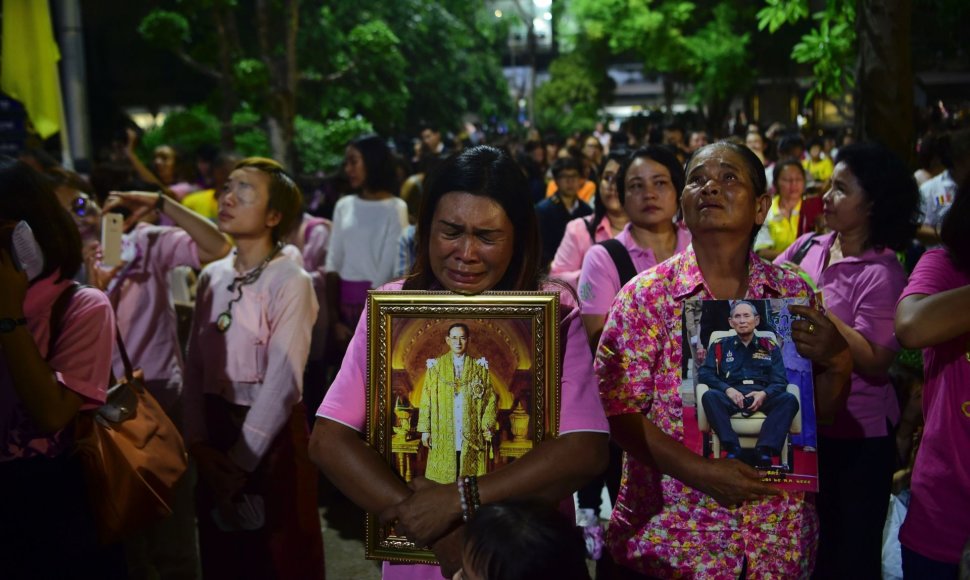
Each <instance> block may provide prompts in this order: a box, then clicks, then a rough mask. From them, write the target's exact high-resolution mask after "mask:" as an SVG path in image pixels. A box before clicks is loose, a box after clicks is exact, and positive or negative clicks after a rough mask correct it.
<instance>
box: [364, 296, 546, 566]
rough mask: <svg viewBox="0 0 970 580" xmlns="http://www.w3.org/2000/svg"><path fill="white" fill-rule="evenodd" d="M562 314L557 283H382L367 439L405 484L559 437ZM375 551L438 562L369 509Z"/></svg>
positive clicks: (372, 334)
mask: <svg viewBox="0 0 970 580" xmlns="http://www.w3.org/2000/svg"><path fill="white" fill-rule="evenodd" d="M559 316H560V315H559V295H558V293H555V292H486V293H483V294H480V295H476V296H462V295H459V294H454V293H451V292H423V291H410V292H380V291H372V292H371V293H370V296H369V298H368V320H367V333H368V340H367V347H368V352H367V360H368V367H367V368H368V371H367V374H368V377H367V426H366V434H367V442H368V443H369V444H370V445H371V446H372V447H373V448H374V449H375V450H376V451H377V452H378V453H379V454H380V455H381V456H382V457H383V458H384V459H385V460H386V461H387V462H388V464H389V465H390V466H391V468H392V469H393V470H394V471H395V472H396V473H397V474H398V476H400V477H401V479H402V480H404V481H405V482H411V481H413V480H414V479H415V478H418V477H423V478H426V479H428V480H430V481H434V482H437V483H442V484H450V483H454V482H456V481H457V479H458V478H459V477H463V476H466V475H475V476H482V475H485V474H487V473H490V472H492V471H494V470H497V469H501V468H502V467H504V466H506V465H508V464H510V463H512V462H514V461H516V460H517V459H518V458H520V457H522V456H523V455H525V454H526V453H528V452H529V451H530V450H531V449H533V448H534V447H535V446H537V445H538V444H539V443H541V442H542V441H544V440H545V439H547V438H550V437H554V436H556V435H557V434H558V430H559V426H558V418H559V405H560V372H561V371H560V369H561V360H560V355H559V344H560V337H559V324H558V323H559ZM455 493H456V494H457V493H458V491H457V487H456V491H455ZM365 554H366V556H367V557H368V558H371V559H379V560H388V561H392V562H420V563H436V561H435V558H434V554H433V553H432V552H431V550H429V549H427V548H426V547H423V546H416V545H414V544H413V543H411V542H409V541H408V540H407V539H406V538H405V537H403V536H401V535H398V534H396V533H395V530H394V528H393V526H392V525H383V524H381V523H380V522H379V521H378V519H377V517H376V516H374V515H370V514H368V516H367V524H366V542H365Z"/></svg>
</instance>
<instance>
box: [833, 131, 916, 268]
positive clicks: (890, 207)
mask: <svg viewBox="0 0 970 580" xmlns="http://www.w3.org/2000/svg"><path fill="white" fill-rule="evenodd" d="M835 163H836V165H838V164H839V163H844V164H845V165H846V167H848V168H849V171H851V172H852V175H854V176H855V178H856V179H857V180H858V181H859V185H860V186H861V187H862V190H863V191H864V192H865V195H866V199H868V200H869V202H870V203H871V204H872V209H871V211H870V212H869V240H868V243H869V245H870V246H872V247H874V248H876V249H881V248H890V249H892V250H895V251H897V252H898V251H901V250H903V249H905V248H906V247H907V246H908V245H909V242H910V240H912V239H913V237H914V236H915V235H916V230H917V229H918V228H919V225H920V223H922V221H923V212H922V211H921V210H920V194H919V186H917V185H916V179H915V178H914V177H913V174H912V172H910V170H909V168H908V167H907V166H906V164H905V163H903V161H902V160H901V159H900V158H899V157H898V156H897V155H896V154H895V153H893V152H892V151H890V150H889V149H887V148H886V147H884V146H883V145H880V144H878V143H871V142H866V143H853V144H851V145H846V146H845V147H842V148H841V149H839V154H838V155H837V156H836V158H835Z"/></svg>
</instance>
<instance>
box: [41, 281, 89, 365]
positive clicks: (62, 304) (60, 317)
mask: <svg viewBox="0 0 970 580" xmlns="http://www.w3.org/2000/svg"><path fill="white" fill-rule="evenodd" d="M80 289H81V285H80V284H78V283H77V282H71V284H70V285H69V286H68V287H67V288H65V289H64V290H62V291H61V295H60V296H58V297H57V300H55V301H54V305H53V306H52V307H51V318H50V338H49V339H48V341H47V358H50V356H51V353H52V352H54V345H55V344H57V339H58V338H60V337H61V331H62V330H63V329H64V315H66V314H67V309H68V307H69V306H70V305H71V299H72V298H74V295H75V294H77V291H78V290H80Z"/></svg>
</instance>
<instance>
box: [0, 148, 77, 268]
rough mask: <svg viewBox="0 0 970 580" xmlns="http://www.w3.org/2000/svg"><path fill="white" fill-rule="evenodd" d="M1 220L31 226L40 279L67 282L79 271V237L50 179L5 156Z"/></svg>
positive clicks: (0, 158)
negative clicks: (54, 277)
mask: <svg viewBox="0 0 970 580" xmlns="http://www.w3.org/2000/svg"><path fill="white" fill-rule="evenodd" d="M0 219H5V220H10V221H17V222H19V221H25V222H27V225H29V226H30V229H31V230H32V231H33V234H34V238H35V239H36V240H37V244H38V245H39V246H40V250H41V252H43V254H44V269H43V270H41V273H40V277H41V278H46V277H48V276H50V275H52V274H53V273H54V272H59V276H58V279H57V280H58V281H60V280H68V279H70V278H73V277H74V276H75V275H76V274H77V272H78V270H79V269H80V268H81V262H82V258H81V234H80V233H79V232H78V229H77V225H76V224H75V223H74V220H73V219H72V218H71V215H70V214H69V213H68V212H67V210H65V209H64V207H63V206H61V204H60V202H59V201H58V200H57V195H56V194H55V193H54V187H53V184H52V183H51V181H50V179H48V178H45V177H44V176H43V175H41V174H40V173H38V172H37V171H35V170H34V169H33V168H32V167H30V166H29V165H27V164H26V163H24V162H23V161H17V160H16V159H14V158H12V157H8V156H6V155H0Z"/></svg>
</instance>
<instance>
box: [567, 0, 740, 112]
mask: <svg viewBox="0 0 970 580" xmlns="http://www.w3.org/2000/svg"><path fill="white" fill-rule="evenodd" d="M570 7H571V10H572V11H573V13H574V15H575V19H576V21H577V22H579V23H580V26H581V27H582V30H583V33H584V34H586V35H588V36H589V37H590V39H592V40H594V41H604V42H606V43H607V44H608V46H609V47H610V49H611V50H612V52H613V53H614V54H616V55H634V56H635V57H637V58H639V59H640V60H641V61H642V62H643V67H644V71H645V72H647V73H661V74H662V75H663V80H664V90H665V97H666V100H667V104H668V108H669V106H670V105H672V101H673V96H674V89H675V86H676V85H678V84H680V85H690V86H691V87H692V92H691V95H692V101H693V102H694V103H696V104H702V105H705V106H706V107H707V109H708V116H709V122H711V123H712V124H717V123H719V122H720V120H721V118H720V117H721V116H723V114H724V112H725V111H726V110H727V104H728V103H729V102H730V100H731V99H732V98H733V97H734V96H735V95H737V94H739V93H742V92H744V91H746V90H747V89H748V88H749V87H750V86H751V83H752V82H753V79H754V74H753V71H752V68H751V66H750V62H751V60H752V56H751V54H750V51H749V43H750V38H751V37H750V33H749V32H747V30H749V29H750V27H751V24H752V23H753V20H752V19H753V13H752V12H751V10H750V8H749V7H746V6H737V5H728V4H727V3H722V2H717V1H714V0H698V1H685V0H665V1H664V0H640V1H637V2H631V1H629V0H572V2H571V4H570Z"/></svg>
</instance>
